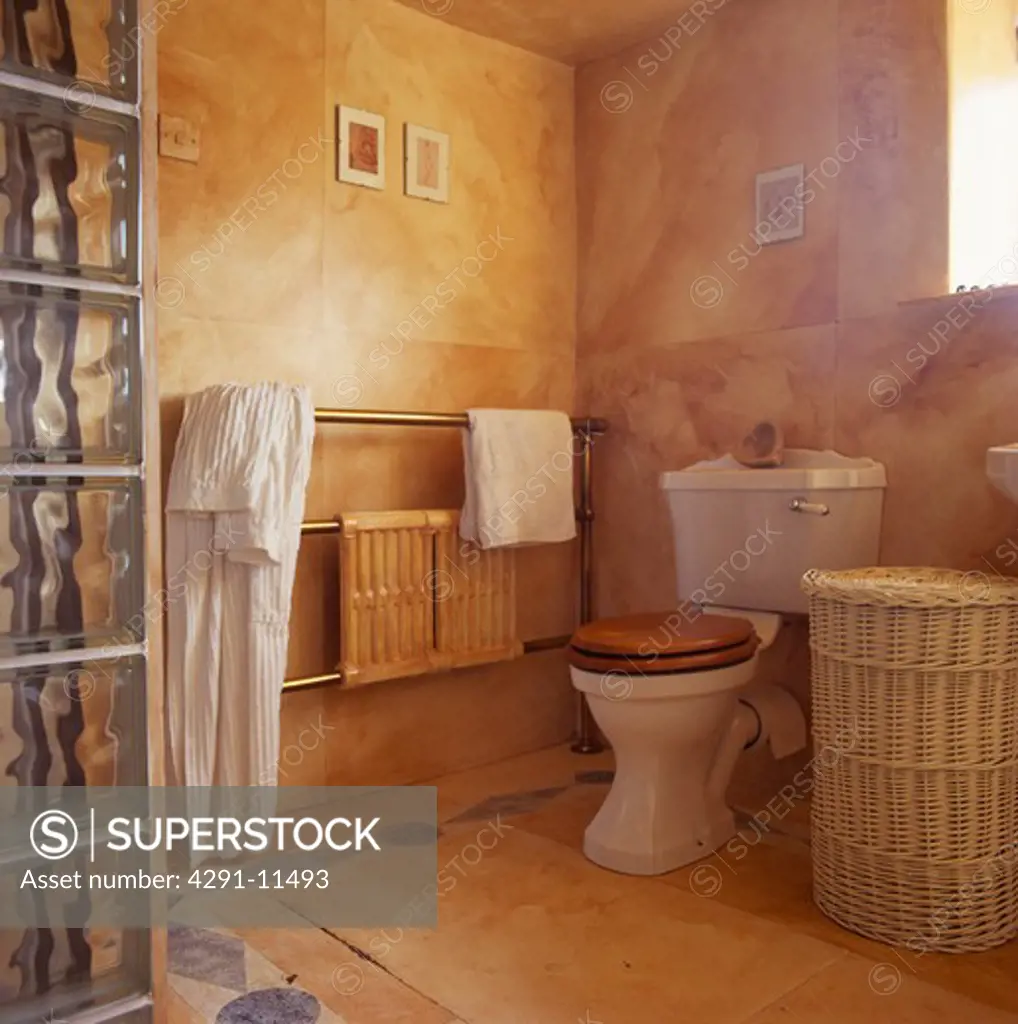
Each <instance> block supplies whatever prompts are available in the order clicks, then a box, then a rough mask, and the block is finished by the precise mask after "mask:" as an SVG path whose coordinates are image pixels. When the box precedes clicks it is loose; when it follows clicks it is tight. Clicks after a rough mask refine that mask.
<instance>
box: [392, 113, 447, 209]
mask: <svg viewBox="0 0 1018 1024" xmlns="http://www.w3.org/2000/svg"><path fill="white" fill-rule="evenodd" d="M403 132H404V137H403V142H404V148H405V151H406V185H405V192H406V194H407V195H408V196H414V197H415V198H417V199H430V200H431V201H432V202H433V203H447V202H449V136H448V135H444V134H443V133H442V132H435V131H432V130H431V129H430V128H421V127H420V126H419V125H416V124H408V125H405V126H404V129H403Z"/></svg>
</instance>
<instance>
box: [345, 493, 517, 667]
mask: <svg viewBox="0 0 1018 1024" xmlns="http://www.w3.org/2000/svg"><path fill="white" fill-rule="evenodd" d="M341 522H342V540H341V545H342V547H341V553H340V616H341V620H340V665H339V668H340V671H341V672H342V673H343V678H344V681H345V682H346V684H347V685H349V686H358V685H363V684H366V683H374V682H380V681H382V680H385V679H399V678H402V677H405V676H413V675H420V674H422V673H424V672H431V671H438V670H442V669H450V668H457V667H461V666H467V665H479V664H484V663H486V662H493V661H504V660H508V659H511V658H516V657H519V656H520V655H521V654H522V653H523V644H522V642H521V641H520V640H519V638H518V637H517V636H516V557H515V554H514V552H512V551H481V550H480V549H479V548H476V547H474V546H473V545H470V544H466V543H465V542H463V541H461V540H460V539H459V536H458V529H459V512H458V511H449V510H426V511H410V512H367V513H365V512H358V513H351V514H347V515H344V516H342V517H341Z"/></svg>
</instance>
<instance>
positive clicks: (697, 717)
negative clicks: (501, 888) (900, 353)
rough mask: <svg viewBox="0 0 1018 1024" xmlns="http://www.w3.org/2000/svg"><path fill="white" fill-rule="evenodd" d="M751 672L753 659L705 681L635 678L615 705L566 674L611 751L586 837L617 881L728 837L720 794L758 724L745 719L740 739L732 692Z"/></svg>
mask: <svg viewBox="0 0 1018 1024" xmlns="http://www.w3.org/2000/svg"><path fill="white" fill-rule="evenodd" d="M755 668H756V659H755V658H754V659H752V660H750V661H748V662H744V663H743V664H741V665H735V666H731V667H729V668H722V669H714V670H712V671H709V672H703V673H700V672H697V673H686V674H684V675H683V676H656V677H642V678H639V679H636V678H634V679H633V683H634V686H633V689H632V691H631V692H630V693H628V694H627V696H626V697H625V698H624V699H621V700H615V699H611V698H610V697H606V696H605V695H604V694H603V693H602V692H601V683H602V678H601V676H599V675H597V674H596V673H590V672H583V671H582V670H580V669H576V668H573V669H572V678H573V684H574V685H575V686H576V688H577V689H579V690H581V691H583V692H584V693H585V694H586V696H587V700H588V702H589V704H590V709H591V712H592V713H593V715H594V718H595V720H596V721H597V724H598V725H599V726H600V728H601V730H602V731H603V732H604V734H605V736H606V737H607V738H608V740H609V741H610V742H611V744H612V746H613V748H614V750H615V764H616V767H615V780H614V782H613V783H612V787H611V789H610V790H609V792H608V795H607V797H606V798H605V801H604V804H602V806H601V809H600V810H599V811H598V812H597V815H596V816H595V818H594V820H593V821H592V822H591V823H590V825H588V826H587V830H586V833H585V836H584V842H583V852H584V853H585V854H586V856H587V857H588V858H589V859H590V860H592V861H593V862H594V863H595V864H599V865H600V866H601V867H605V868H609V869H610V870H612V871H619V872H622V873H624V874H629V875H661V874H665V873H666V872H668V871H675V870H676V869H677V868H681V867H683V866H684V865H686V864H691V863H692V862H693V861H696V860H700V859H701V858H702V857H706V856H709V855H710V854H711V853H713V852H714V851H715V850H716V849H718V848H719V847H720V846H723V845H724V844H725V843H726V842H728V840H729V839H731V838H732V837H733V836H734V835H735V833H736V828H735V819H734V816H733V815H732V812H731V810H730V809H729V807H728V806H727V804H726V803H725V790H726V789H727V787H728V782H729V780H730V779H731V775H732V770H733V768H734V766H735V762H736V760H737V758H738V756H739V754H740V753H741V751H742V748H743V746H744V745H745V743H746V742H747V741H748V740H750V739H752V737H753V731H752V728H754V727H755V724H756V721H755V717H753V715H752V712H748V711H747V714H748V715H749V717H750V719H751V728H750V731H749V734H748V736H747V721H746V719H745V718H744V717H743V715H742V714H740V713H739V708H740V704H739V700H738V691H739V690H740V689H741V688H742V687H744V686H745V685H746V684H747V683H749V682H750V680H751V679H752V676H753V674H754V670H755ZM606 692H608V693H613V692H614V691H613V690H612V688H611V687H608V688H607V690H606ZM744 710H745V709H744Z"/></svg>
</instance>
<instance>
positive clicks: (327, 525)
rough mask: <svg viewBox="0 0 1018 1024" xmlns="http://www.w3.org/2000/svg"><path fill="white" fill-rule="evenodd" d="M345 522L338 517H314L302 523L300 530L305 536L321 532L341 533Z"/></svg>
mask: <svg viewBox="0 0 1018 1024" xmlns="http://www.w3.org/2000/svg"><path fill="white" fill-rule="evenodd" d="M342 529H343V524H342V523H340V522H339V520H338V519H313V520H311V521H309V522H306V523H301V524H300V532H301V535H302V536H304V537H309V536H311V537H313V536H315V535H316V534H320V533H340V532H342Z"/></svg>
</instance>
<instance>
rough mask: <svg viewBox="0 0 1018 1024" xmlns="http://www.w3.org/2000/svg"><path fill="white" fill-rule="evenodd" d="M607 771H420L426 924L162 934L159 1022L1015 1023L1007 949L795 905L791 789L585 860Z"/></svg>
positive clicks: (800, 864) (796, 808)
mask: <svg viewBox="0 0 1018 1024" xmlns="http://www.w3.org/2000/svg"><path fill="white" fill-rule="evenodd" d="M610 768H611V763H610V756H609V755H599V756H597V757H594V758H590V757H578V756H575V755H573V754H571V753H570V752H569V751H568V750H567V749H565V748H556V749H554V750H548V751H542V752H540V753H537V754H530V755H527V756H525V757H521V758H516V759H514V760H512V761H506V762H501V763H498V764H495V765H489V766H487V767H484V768H478V769H475V770H472V771H468V772H462V773H459V774H456V775H452V776H448V777H445V778H442V779H439V780H437V783H436V784H437V785H438V787H439V812H440V817H441V820H442V823H443V824H442V832H443V835H442V837H441V839H440V846H439V863H440V866H444V867H445V868H446V869H447V871H448V873H449V875H448V877H450V878H454V879H455V884H454V885H452V886H451V888H448V889H447V891H446V892H445V893H444V894H443V895H442V896H441V897H440V900H439V920H440V924H439V928H438V929H437V930H436V931H427V932H423V931H417V932H404V931H401V930H399V929H392V930H389V931H385V932H354V931H344V932H337V933H335V934H329V933H326V932H322V931H315V930H310V929H308V930H293V931H265V930H260V931H249V932H243V933H238V934H235V935H227V934H218V933H211V932H201V931H197V930H195V931H182V932H179V933H177V934H175V935H174V937H173V939H172V942H171V970H172V971H173V972H174V973H173V974H172V975H171V981H172V986H173V993H172V996H173V998H172V1005H171V1013H170V1024H197V1022H202V1024H205V1022H210V1024H211V1022H215V1024H305V1022H307V1024H315V1022H321V1024H383V1022H384V1024H457V1022H466V1024H574V1022H579V1024H666V1022H667V1024H671V1022H683V1021H691V1022H693V1021H695V1022H696V1024H741V1022H745V1024H814V1022H815V1021H824V1022H825V1024H826V1022H830V1024H848V1022H857V1021H858V1022H865V1024H955V1022H957V1024H963V1022H964V1024H1003V1022H1005V1021H1010V1022H1014V1024H1018V943H1012V944H1011V945H1009V946H1005V947H1003V948H1001V949H998V950H995V951H993V952H990V953H983V954H976V955H969V956H954V957H952V956H937V955H934V954H927V955H925V956H917V955H916V954H914V953H910V952H908V951H905V950H894V949H891V948H889V947H886V946H881V945H879V944H877V943H874V942H869V941H867V940H865V939H862V938H860V937H858V936H855V935H852V934H851V933H849V932H846V931H843V930H842V929H840V928H838V927H837V926H836V925H834V924H833V923H831V922H830V921H828V920H827V919H826V918H824V917H823V916H822V915H821V914H820V913H819V911H817V910H816V909H815V908H814V906H813V904H812V902H811V899H810V864H809V849H808V845H807V837H808V811H807V808H806V806H805V803H804V802H802V801H799V800H797V799H793V800H791V801H787V802H786V804H785V805H780V804H774V803H772V804H771V812H769V815H770V817H771V819H772V820H771V821H769V822H768V821H767V820H766V818H767V815H766V814H765V813H764V808H765V804H766V801H765V800H764V801H761V802H760V803H759V804H758V805H754V803H753V799H752V797H751V796H749V797H747V796H745V795H743V796H740V798H739V800H738V801H737V803H738V804H739V809H740V811H741V812H742V814H741V819H740V820H741V829H740V837H741V839H742V842H741V843H740V844H739V845H737V846H732V847H730V849H732V850H734V852H727V851H726V853H725V855H724V856H721V855H715V856H714V857H712V858H709V859H708V860H706V861H703V862H700V863H699V864H697V865H694V866H692V867H691V868H687V869H684V870H681V871H676V872H673V873H672V874H670V875H665V876H663V877H660V878H654V879H646V878H630V877H626V876H623V875H617V874H613V873H611V872H608V871H603V870H601V869H600V868H597V867H595V866H594V865H592V864H590V863H589V862H587V861H586V860H585V859H584V858H583V855H582V853H581V852H580V847H581V842H582V837H583V829H584V827H585V826H586V824H587V822H588V821H589V820H590V818H591V817H592V816H593V814H594V813H595V811H596V810H597V807H598V806H599V804H600V802H601V800H602V799H603V797H604V793H605V792H606V787H607V785H608V780H609V779H610ZM775 808H777V813H773V812H774V809H775ZM761 822H762V823H763V824H761ZM482 829H487V832H486V833H485V837H484V842H483V843H477V842H475V840H476V839H477V837H478V834H479V833H480V832H481V830H482ZM482 847H484V848H482Z"/></svg>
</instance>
